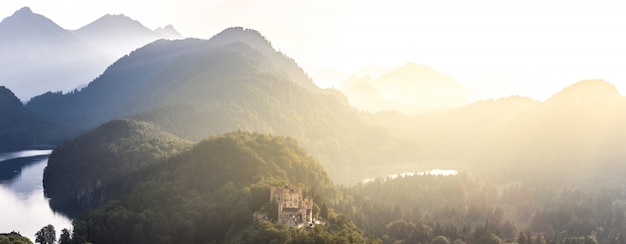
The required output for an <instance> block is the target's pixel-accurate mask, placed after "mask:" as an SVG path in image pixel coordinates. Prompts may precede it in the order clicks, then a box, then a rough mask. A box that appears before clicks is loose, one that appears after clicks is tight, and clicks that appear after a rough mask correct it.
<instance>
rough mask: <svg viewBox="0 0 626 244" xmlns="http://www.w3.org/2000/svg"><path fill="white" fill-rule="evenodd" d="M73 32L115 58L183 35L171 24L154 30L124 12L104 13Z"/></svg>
mask: <svg viewBox="0 0 626 244" xmlns="http://www.w3.org/2000/svg"><path fill="white" fill-rule="evenodd" d="M72 33H74V34H75V35H76V36H77V37H78V38H80V39H82V40H84V41H86V42H88V43H89V44H91V45H92V46H95V47H97V48H98V50H101V51H103V52H104V53H106V54H107V55H109V56H110V57H111V58H112V59H113V60H115V59H118V58H120V57H122V56H123V55H125V54H128V53H129V52H130V51H132V50H135V49H137V48H139V47H141V46H143V45H146V44H148V43H150V42H153V41H155V40H158V39H179V38H181V37H182V36H180V34H179V33H178V32H177V31H176V30H175V29H174V27H172V26H171V25H170V26H167V27H166V28H159V29H157V30H155V31H152V30H150V29H148V28H147V27H145V26H144V25H142V24H141V23H140V22H139V21H137V20H134V19H131V18H130V17H128V16H125V15H123V14H120V15H110V14H107V15H104V16H102V17H100V18H99V19H97V20H95V21H93V22H91V23H89V24H88V25H86V26H83V27H81V28H80V29H78V30H75V31H73V32H72ZM113 60H112V61H111V62H113Z"/></svg>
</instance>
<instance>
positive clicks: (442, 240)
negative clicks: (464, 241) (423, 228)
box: [430, 236, 450, 244]
mask: <svg viewBox="0 0 626 244" xmlns="http://www.w3.org/2000/svg"><path fill="white" fill-rule="evenodd" d="M430 243H431V244H450V241H449V240H448V238H446V237H445V236H437V237H435V239H433V240H432V241H431V242H430Z"/></svg>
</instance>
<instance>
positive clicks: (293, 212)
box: [270, 185, 313, 227]
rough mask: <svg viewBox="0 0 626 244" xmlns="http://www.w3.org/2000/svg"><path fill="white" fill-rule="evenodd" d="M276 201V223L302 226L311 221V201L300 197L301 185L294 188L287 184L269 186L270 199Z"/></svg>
mask: <svg viewBox="0 0 626 244" xmlns="http://www.w3.org/2000/svg"><path fill="white" fill-rule="evenodd" d="M272 200H274V201H276V203H278V219H277V220H276V223H278V224H285V225H288V226H299V227H300V226H303V225H305V224H307V225H308V223H311V222H313V201H312V200H310V199H308V198H302V187H298V188H296V189H293V188H290V187H289V186H288V185H285V186H283V187H275V186H272V187H271V188H270V201H272Z"/></svg>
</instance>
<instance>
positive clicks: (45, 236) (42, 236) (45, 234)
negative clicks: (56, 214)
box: [35, 225, 57, 244]
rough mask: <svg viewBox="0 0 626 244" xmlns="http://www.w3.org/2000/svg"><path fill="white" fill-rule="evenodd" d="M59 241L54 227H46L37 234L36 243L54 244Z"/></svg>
mask: <svg viewBox="0 0 626 244" xmlns="http://www.w3.org/2000/svg"><path fill="white" fill-rule="evenodd" d="M56 240H57V233H56V231H54V226H52V225H46V226H44V227H43V228H41V230H39V231H37V233H36V234H35V242H36V243H41V244H54V242H55V241H56Z"/></svg>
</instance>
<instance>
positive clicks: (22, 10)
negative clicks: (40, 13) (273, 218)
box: [13, 7, 33, 15]
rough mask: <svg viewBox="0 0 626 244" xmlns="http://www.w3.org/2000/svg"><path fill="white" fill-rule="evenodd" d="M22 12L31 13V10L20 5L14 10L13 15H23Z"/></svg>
mask: <svg viewBox="0 0 626 244" xmlns="http://www.w3.org/2000/svg"><path fill="white" fill-rule="evenodd" d="M23 14H33V11H32V10H30V8H29V7H22V8H21V9H19V10H17V11H15V13H14V14H13V15H23Z"/></svg>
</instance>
